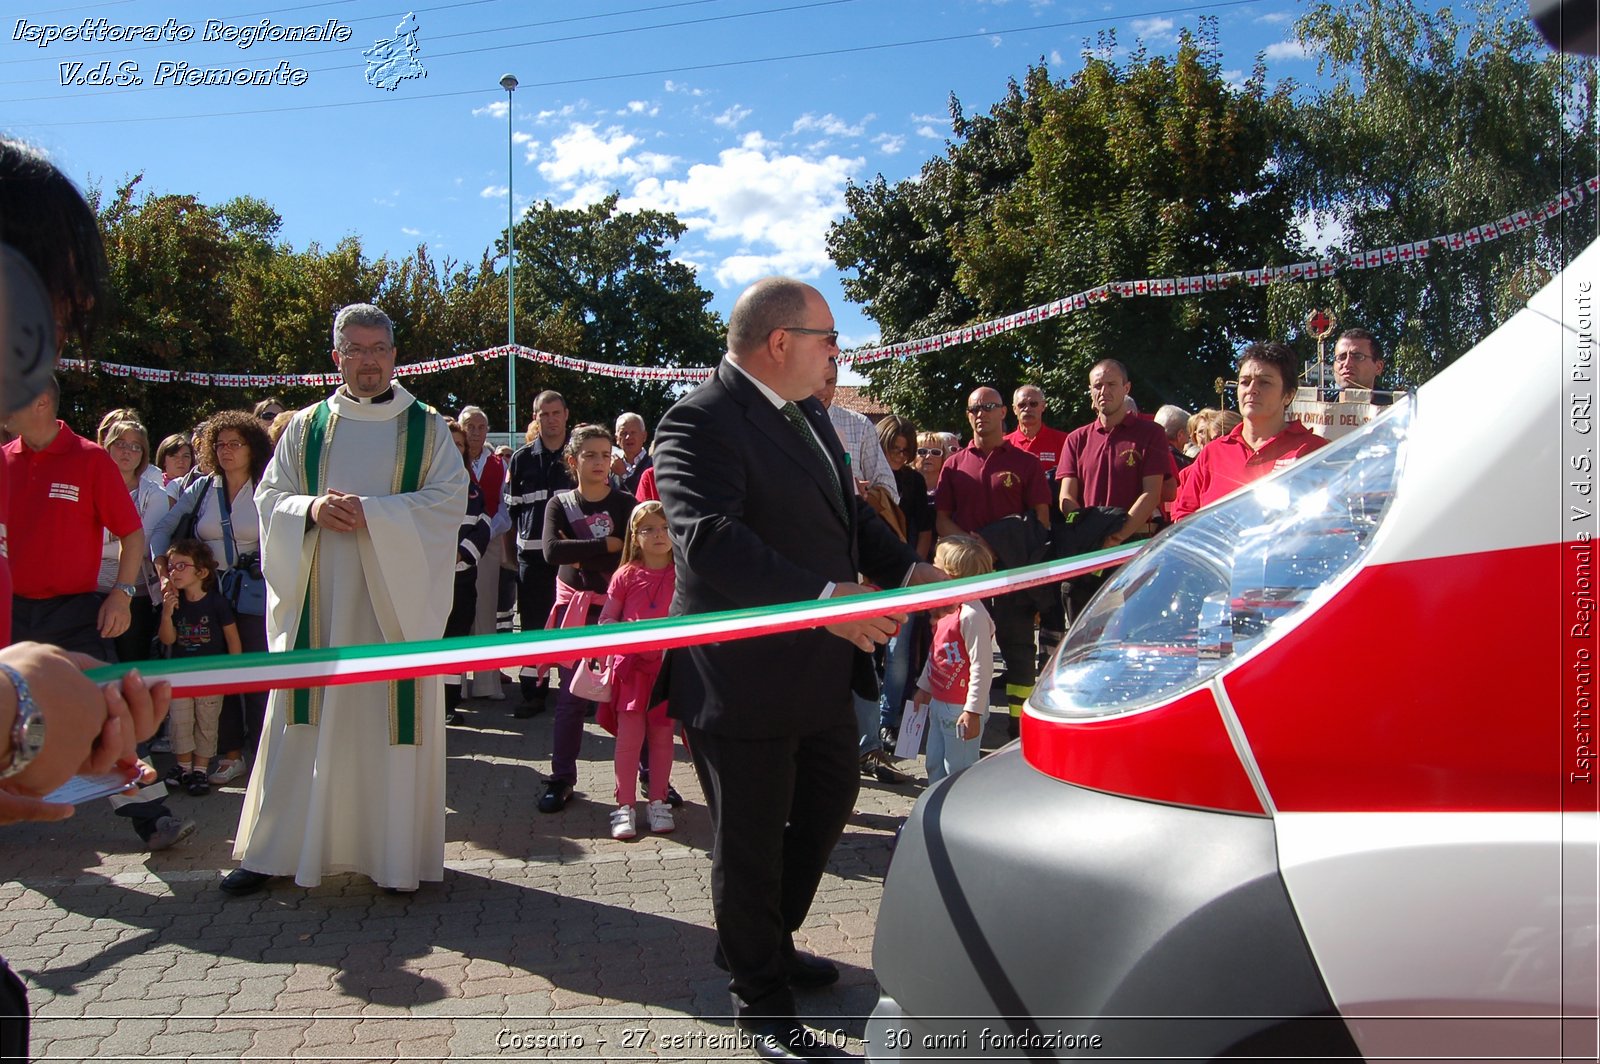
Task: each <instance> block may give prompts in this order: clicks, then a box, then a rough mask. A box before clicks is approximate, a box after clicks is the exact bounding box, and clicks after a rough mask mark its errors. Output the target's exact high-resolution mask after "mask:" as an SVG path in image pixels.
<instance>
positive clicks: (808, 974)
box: [711, 943, 839, 990]
mask: <svg viewBox="0 0 1600 1064" xmlns="http://www.w3.org/2000/svg"><path fill="white" fill-rule="evenodd" d="M711 963H712V964H714V965H716V966H717V967H718V968H721V969H722V970H723V971H727V970H728V960H727V958H726V957H724V956H723V955H722V946H721V944H720V943H719V944H718V946H717V948H716V949H715V950H713V951H712V952H711ZM838 981H839V966H838V965H837V964H834V963H833V962H832V961H830V960H828V959H827V958H826V957H818V956H817V955H816V954H814V953H802V952H800V951H799V950H797V949H795V948H794V947H792V946H791V947H790V948H789V985H790V986H791V987H793V988H794V989H796V990H820V989H821V988H822V987H825V986H832V985H833V984H834V983H837V982H838Z"/></svg>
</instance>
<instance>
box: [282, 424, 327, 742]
mask: <svg viewBox="0 0 1600 1064" xmlns="http://www.w3.org/2000/svg"><path fill="white" fill-rule="evenodd" d="M332 417H333V408H332V407H330V406H329V405H328V401H327V400H326V399H324V400H323V401H322V402H320V403H318V404H317V405H316V406H314V407H312V408H311V416H310V417H308V418H306V427H305V435H304V436H303V437H301V441H300V451H301V454H302V456H303V457H304V461H305V483H306V494H307V495H311V496H316V495H320V494H321V483H322V451H323V448H324V447H325V446H326V445H327V441H328V424H329V422H330V421H331V420H332ZM318 535H319V536H320V535H321V533H318ZM319 547H320V544H317V545H313V546H312V548H311V552H312V553H311V557H312V565H311V579H310V580H307V581H306V597H305V601H304V602H302V603H301V604H300V625H299V627H298V628H297V629H296V631H295V634H294V642H293V643H291V644H290V647H291V649H293V650H309V649H310V648H311V608H312V607H311V584H312V581H313V580H315V578H316V568H317V567H316V556H317V555H316V552H317V550H318V549H319ZM314 698H315V695H314V692H313V690H312V689H311V688H309V687H296V688H295V689H294V693H293V695H292V696H291V701H290V705H289V723H290V724H311V723H314V720H313V714H312V702H313V700H314Z"/></svg>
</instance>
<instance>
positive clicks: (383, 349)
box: [339, 344, 394, 358]
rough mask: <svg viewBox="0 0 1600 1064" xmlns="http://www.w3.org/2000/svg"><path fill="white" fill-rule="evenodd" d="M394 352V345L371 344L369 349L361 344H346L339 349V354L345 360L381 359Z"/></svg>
mask: <svg viewBox="0 0 1600 1064" xmlns="http://www.w3.org/2000/svg"><path fill="white" fill-rule="evenodd" d="M393 350H394V344H373V345H371V346H370V347H368V346H364V345H362V344H347V345H345V346H344V347H341V348H339V353H340V354H341V355H343V356H344V357H345V358H383V357H384V356H385V355H387V354H388V353H389V352H391V351H393Z"/></svg>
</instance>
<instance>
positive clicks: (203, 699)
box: [157, 539, 239, 797]
mask: <svg viewBox="0 0 1600 1064" xmlns="http://www.w3.org/2000/svg"><path fill="white" fill-rule="evenodd" d="M166 558H167V574H166V581H165V583H164V585H163V588H162V596H161V627H160V629H159V630H158V633H157V638H159V639H160V640H161V645H162V646H165V647H170V648H171V651H172V656H173V657H174V658H199V657H207V656H210V655H213V654H237V653H239V627H238V625H237V624H236V623H235V622H234V616H233V608H232V607H230V606H229V605H228V600H227V599H225V598H223V597H222V592H221V591H219V590H218V588H217V560H216V558H215V557H213V556H212V554H211V548H210V547H207V546H206V545H205V544H204V543H202V542H200V541H199V540H197V539H181V540H179V541H178V542H176V543H174V544H173V545H172V546H171V547H170V548H168V550H167V555H166ZM221 716H222V696H221V695H200V696H198V697H195V698H174V699H173V700H172V708H171V709H170V710H169V712H168V718H169V719H170V720H171V722H172V750H173V753H174V755H175V756H176V757H177V763H176V764H175V765H173V767H172V770H171V771H170V772H168V773H167V783H168V785H170V786H174V787H182V788H183V789H184V790H186V791H188V792H189V793H190V794H191V795H193V796H195V797H199V796H200V795H202V794H207V793H209V792H210V790H211V784H210V782H209V781H208V780H207V779H206V770H207V768H208V767H209V766H210V764H211V759H212V758H213V757H215V756H216V753H217V720H218V719H219V718H220V717H221Z"/></svg>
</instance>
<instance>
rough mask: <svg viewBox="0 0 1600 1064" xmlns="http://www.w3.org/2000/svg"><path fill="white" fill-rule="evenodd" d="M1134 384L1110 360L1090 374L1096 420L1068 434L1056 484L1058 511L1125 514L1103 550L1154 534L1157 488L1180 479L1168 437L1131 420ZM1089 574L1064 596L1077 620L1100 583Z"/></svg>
mask: <svg viewBox="0 0 1600 1064" xmlns="http://www.w3.org/2000/svg"><path fill="white" fill-rule="evenodd" d="M1132 388H1133V382H1132V381H1131V380H1129V379H1128V368H1127V367H1126V366H1124V365H1123V364H1122V363H1121V362H1118V361H1117V360H1116V359H1114V358H1107V359H1103V360H1101V361H1100V362H1097V363H1095V365H1094V368H1092V369H1091V370H1090V371H1089V398H1090V401H1091V403H1092V404H1093V406H1094V410H1095V419H1094V420H1093V421H1091V422H1089V423H1088V424H1087V425H1083V426H1080V427H1079V428H1076V429H1074V430H1073V431H1072V432H1070V433H1068V434H1067V442H1066V444H1065V446H1064V447H1063V449H1062V454H1061V464H1060V465H1059V466H1057V467H1056V480H1057V481H1058V482H1059V483H1060V485H1061V512H1062V514H1064V515H1066V514H1071V513H1072V512H1073V511H1074V510H1079V509H1082V508H1083V507H1085V506H1115V507H1117V508H1119V509H1122V510H1126V511H1128V518H1127V520H1126V521H1124V522H1123V525H1122V528H1121V529H1119V530H1118V531H1116V532H1113V533H1112V534H1111V535H1109V536H1107V537H1106V538H1105V541H1104V543H1102V544H1101V545H1102V546H1104V547H1115V546H1117V545H1118V544H1120V543H1123V542H1125V541H1126V540H1129V539H1136V538H1141V537H1145V536H1149V535H1151V534H1153V533H1154V532H1155V531H1156V519H1157V516H1158V513H1159V509H1160V506H1161V485H1162V482H1163V481H1164V480H1165V479H1166V478H1167V477H1175V476H1177V475H1178V472H1177V469H1176V468H1174V466H1173V464H1172V451H1171V449H1170V448H1169V447H1168V446H1167V434H1166V433H1165V432H1163V431H1162V429H1161V426H1160V425H1157V424H1156V423H1155V422H1154V421H1150V420H1147V419H1145V418H1141V417H1136V416H1134V414H1133V412H1132V410H1131V409H1129V406H1128V393H1129V391H1131V390H1132ZM1103 580H1104V577H1101V578H1099V579H1096V578H1095V577H1094V576H1093V575H1091V576H1089V577H1085V578H1074V579H1073V581H1072V586H1071V588H1070V590H1069V592H1068V601H1069V603H1070V604H1071V606H1072V616H1073V617H1074V618H1076V617H1077V616H1078V614H1079V612H1081V611H1082V609H1083V607H1084V605H1085V604H1087V603H1088V601H1089V597H1090V596H1091V595H1093V594H1094V592H1095V590H1096V589H1097V588H1098V587H1099V586H1100V584H1101V583H1102V582H1103Z"/></svg>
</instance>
